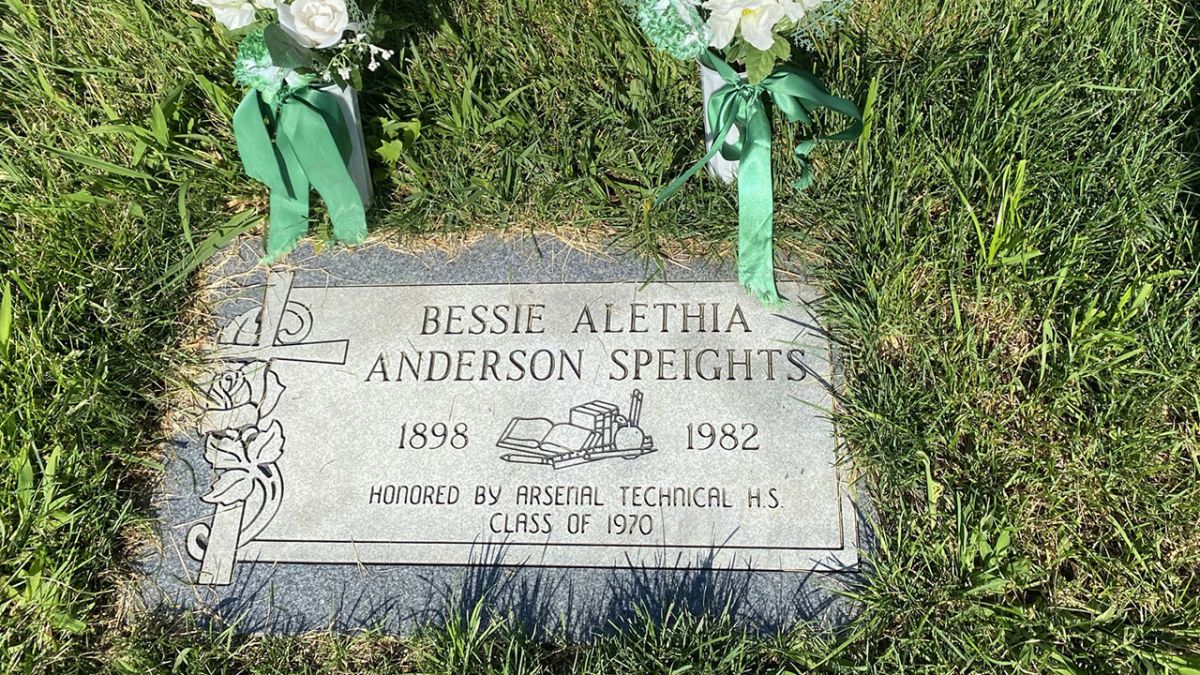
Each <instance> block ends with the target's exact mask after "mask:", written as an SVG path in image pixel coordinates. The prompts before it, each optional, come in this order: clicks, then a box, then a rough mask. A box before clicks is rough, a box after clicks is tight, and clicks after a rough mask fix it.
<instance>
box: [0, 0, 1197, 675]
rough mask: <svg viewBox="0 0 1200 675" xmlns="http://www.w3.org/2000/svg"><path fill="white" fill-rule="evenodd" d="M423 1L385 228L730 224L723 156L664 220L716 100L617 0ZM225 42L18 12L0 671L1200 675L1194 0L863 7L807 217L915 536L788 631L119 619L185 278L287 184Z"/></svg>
mask: <svg viewBox="0 0 1200 675" xmlns="http://www.w3.org/2000/svg"><path fill="white" fill-rule="evenodd" d="M393 9H394V11H395V12H397V13H401V12H403V13H404V15H405V16H411V17H412V19H413V25H412V26H410V27H409V28H407V29H406V30H405V31H404V32H403V33H401V34H398V35H396V36H395V37H394V46H395V47H397V51H398V57H399V59H400V62H401V63H402V64H403V67H402V68H401V69H399V70H395V69H389V70H388V72H386V73H383V74H381V75H380V76H379V77H376V78H375V79H372V80H370V82H369V84H368V88H367V91H366V96H365V98H364V101H365V105H366V108H367V114H368V116H369V119H370V123H369V124H368V134H369V135H372V136H375V137H377V139H378V137H380V136H381V135H382V133H383V124H382V123H381V122H380V121H379V120H381V119H382V120H388V121H391V122H408V121H412V120H419V121H420V122H421V134H420V137H419V138H418V139H417V140H416V142H415V143H414V144H412V147H410V148H408V149H407V150H406V152H405V153H404V154H403V156H402V157H401V158H400V159H399V161H398V162H397V164H396V166H394V167H386V168H383V169H382V171H381V175H380V176H379V177H378V182H377V187H378V188H379V190H380V192H381V199H380V202H381V207H380V208H378V209H377V210H376V211H375V212H374V216H373V218H374V225H375V227H377V228H380V229H384V230H392V231H395V232H397V233H402V234H406V233H413V232H430V233H440V232H446V231H453V230H467V229H491V228H505V229H507V230H510V231H523V230H542V229H560V230H564V229H565V230H567V231H570V230H578V231H580V232H594V231H610V232H612V233H614V234H615V235H616V236H618V237H619V238H620V240H621V242H622V243H623V244H624V245H627V246H630V247H636V248H639V249H642V250H648V251H654V250H658V249H659V248H665V247H666V246H667V245H668V244H669V242H671V241H672V240H675V239H680V238H689V239H694V240H695V241H696V242H698V243H699V244H700V245H705V244H718V243H720V242H722V241H725V240H728V238H729V237H731V236H732V223H733V221H734V218H735V211H734V195H733V194H732V193H731V192H730V191H729V190H727V189H724V188H722V187H718V186H716V185H715V184H714V183H712V182H711V181H707V180H697V181H694V182H693V183H691V184H690V185H689V187H688V188H686V189H685V190H684V191H683V193H681V194H680V195H679V196H678V197H677V198H676V199H675V200H673V201H672V202H671V203H670V204H668V205H667V206H666V207H664V208H663V209H662V210H660V211H658V212H650V211H649V210H648V209H647V201H648V200H649V199H650V198H651V196H652V195H653V193H654V190H655V188H656V187H658V186H659V185H661V184H662V183H664V182H666V180H668V179H669V178H670V177H673V176H674V175H675V174H677V173H678V172H679V171H681V170H682V169H683V168H685V167H686V166H687V165H688V164H689V163H690V162H691V161H693V160H694V159H695V158H697V157H698V156H699V131H698V128H697V122H698V119H697V117H696V112H695V108H696V103H697V98H698V94H697V91H696V85H695V82H694V73H693V68H692V67H691V66H689V65H686V64H682V65H681V64H677V63H673V62H670V61H669V60H667V59H664V58H660V57H658V56H657V55H654V54H651V53H650V52H648V51H647V50H646V49H645V48H644V46H643V45H642V44H641V43H640V41H639V39H638V37H637V35H636V33H635V32H634V31H633V29H632V28H631V27H630V25H629V24H628V23H627V22H625V21H624V20H623V19H622V18H621V15H620V12H619V10H618V8H617V3H616V0H570V1H568V0H507V1H501V0H439V1H434V2H429V3H419V2H415V1H412V0H405V1H403V2H395V3H393ZM230 50H231V45H230V44H229V43H228V42H227V41H224V40H223V39H222V38H221V37H220V35H219V34H217V33H216V32H214V30H213V29H212V27H211V22H210V21H209V20H208V18H207V17H206V16H205V15H204V14H203V13H202V12H201V11H200V10H199V9H198V8H196V9H193V8H191V7H190V6H189V5H188V3H186V2H185V1H184V0H172V1H166V0H163V1H158V2H155V1H151V0H90V1H89V2H88V3H78V2H69V1H68V0H39V1H37V2H33V1H31V0H6V2H5V3H3V4H0V364H2V365H0V439H2V442H0V504H2V507H0V648H2V649H3V650H4V651H3V653H2V654H0V669H3V670H9V671H14V672H22V671H27V672H71V671H78V672H95V671H99V670H109V671H115V672H127V673H142V672H147V671H160V672H197V673H201V672H222V671H227V670H228V671H237V672H280V673H289V672H308V671H323V672H346V671H350V670H367V671H372V672H411V671H425V672H459V673H475V672H484V671H497V672H514V673H515V672H617V673H642V672H645V673H661V672H712V673H740V672H777V671H786V670H793V671H803V670H809V669H821V670H846V671H856V670H874V671H878V672H887V673H891V672H899V671H908V670H917V671H934V672H945V671H959V672H1063V673H1083V672H1121V673H1124V672H1139V673H1164V672H1172V671H1174V672H1181V673H1187V672H1191V673H1195V672H1197V670H1198V669H1200V525H1198V523H1200V365H1198V364H1200V299H1198V298H1200V295H1198V290H1200V279H1197V274H1198V268H1200V255H1197V250H1196V246H1197V235H1196V231H1197V225H1198V224H1200V194H1198V193H1200V155H1198V148H1200V112H1198V111H1200V105H1198V103H1200V101H1198V99H1197V92H1198V91H1200V79H1198V76H1197V71H1198V70H1200V17H1198V15H1197V10H1196V8H1195V7H1194V6H1192V5H1191V4H1190V3H1188V2H1186V1H1185V0H1072V1H1064V2H1035V1H1032V0H1029V1H1023V2H1018V1H1015V0H1012V1H1000V0H947V1H945V2H943V1H941V0H905V1H904V2H891V3H887V2H878V1H873V0H872V1H868V0H860V2H858V3H857V5H856V8H855V11H854V14H853V16H852V19H851V20H850V22H849V23H848V25H847V26H846V27H845V30H843V32H842V33H841V34H840V35H839V36H838V38H837V40H836V41H835V42H834V43H832V44H830V45H827V46H824V47H823V48H822V49H821V51H820V52H819V53H817V54H815V55H814V56H813V62H814V67H815V69H816V71H817V72H818V74H819V75H821V76H822V77H824V78H825V79H826V81H827V82H829V84H830V85H831V86H832V87H833V89H834V90H835V91H837V92H839V93H841V94H843V95H847V96H850V97H852V98H854V99H855V100H857V101H859V102H860V103H861V104H864V106H865V112H866V114H867V117H868V120H869V122H868V127H869V129H868V132H867V133H866V134H865V135H864V137H863V139H862V141H861V142H859V143H857V144H853V145H848V146H845V147H835V146H823V147H821V148H820V149H819V150H818V151H817V153H816V159H817V163H818V166H817V170H818V178H817V183H816V185H815V186H814V187H813V188H812V189H811V190H810V191H808V192H806V193H803V194H796V193H794V192H793V191H791V190H790V188H787V187H786V181H787V180H788V179H789V178H792V177H794V168H793V167H791V166H790V165H789V164H788V160H787V152H788V150H787V147H786V141H787V140H788V139H790V138H791V137H792V131H791V130H785V129H783V128H782V126H781V125H778V124H777V126H776V134H777V137H778V141H779V142H777V144H776V153H777V155H776V158H777V163H776V165H777V167H780V169H779V210H780V218H779V219H780V221H781V223H782V227H781V230H782V233H781V238H782V240H783V241H784V242H785V243H786V244H787V245H790V246H794V247H803V248H804V249H805V250H807V251H809V252H810V254H811V256H812V258H813V260H814V269H813V273H814V274H815V275H816V277H817V279H818V281H819V283H820V284H821V285H822V286H823V287H824V288H825V289H826V290H827V291H828V292H829V298H828V301H827V302H826V306H825V311H826V316H827V319H828V321H829V323H830V325H831V328H832V329H833V331H834V334H835V336H836V337H837V339H838V340H839V342H840V343H841V344H842V345H843V351H844V353H845V354H846V356H847V366H848V373H847V376H848V382H847V400H846V405H845V407H844V409H843V410H842V412H841V415H840V417H841V419H840V424H841V429H842V431H843V434H844V436H845V437H846V438H847V439H848V442H849V450H850V452H851V454H852V455H853V457H854V458H855V459H856V461H857V462H858V466H859V468H860V469H861V470H862V471H863V472H864V473H865V474H866V476H867V479H868V481H869V482H870V484H871V486H872V491H873V493H874V499H875V502H876V503H877V504H878V505H879V509H878V513H879V518H880V522H879V536H880V540H881V548H880V550H879V552H878V555H877V559H876V561H875V572H874V574H873V575H872V577H871V580H870V583H869V584H868V585H866V586H865V587H864V588H862V589H861V590H860V591H859V594H860V599H861V601H862V603H863V606H864V611H863V614H862V616H861V617H860V618H859V619H858V620H857V621H855V622H854V623H853V624H851V625H850V626H848V627H847V628H846V629H845V630H844V631H841V632H838V633H823V632H820V631H818V630H816V629H815V628H813V627H809V626H803V625H802V626H797V627H796V628H795V629H794V630H792V631H789V632H787V633H785V634H783V635H779V636H766V637H764V636H752V635H746V634H744V633H743V632H742V631H741V630H739V629H738V628H737V627H736V626H734V625H732V624H731V623H730V622H729V621H728V620H727V619H723V618H721V617H689V616H671V617H669V618H668V619H667V620H666V621H663V622H662V623H661V625H657V626H656V623H655V621H653V620H651V619H653V618H654V617H646V619H645V620H644V621H640V622H634V623H633V624H631V625H630V626H626V627H624V628H623V629H622V630H620V631H614V632H613V633H612V634H611V635H609V636H607V637H604V638H602V639H600V640H598V641H596V642H595V643H594V644H590V645H566V644H557V643H553V642H552V643H539V642H536V641H534V640H531V639H530V638H528V637H527V636H524V635H522V634H521V633H520V631H519V630H517V629H515V628H514V627H512V626H510V625H508V624H506V623H504V622H503V621H493V622H487V621H484V620H482V618H481V619H480V620H479V621H477V622H471V621H463V622H455V623H453V624H451V625H447V626H440V627H439V626H432V627H430V628H429V629H428V630H427V631H425V632H424V633H422V634H421V635H418V636H416V637H414V638H411V639H403V640H396V639H390V638H384V637H380V636H373V635H365V636H357V637H346V636H337V635H323V636H309V637H304V638H282V637H274V638H255V637H245V636H237V635H234V634H232V633H229V632H224V631H220V630H218V629H210V628H204V627H201V626H200V625H199V624H197V623H195V622H194V621H192V620H189V619H182V620H156V619H153V618H143V619H140V620H139V621H138V622H136V623H134V624H125V623H122V622H121V620H120V619H121V618H122V616H121V615H120V612H119V597H120V596H119V592H118V588H119V587H120V584H121V582H122V580H124V579H125V578H126V577H127V575H128V573H129V566H130V564H129V562H128V556H129V552H130V546H131V544H130V542H132V541H135V540H136V539H137V538H138V537H139V536H142V533H144V532H145V530H146V525H145V521H146V518H147V517H148V515H149V513H150V511H149V509H148V506H147V503H146V502H147V500H146V493H147V489H148V488H147V485H148V480H150V479H152V476H153V472H154V470H155V467H154V465H153V462H154V461H155V459H156V458H157V456H158V455H157V450H156V449H155V442H156V441H157V440H159V438H160V436H161V432H160V431H159V422H158V420H159V417H160V415H161V413H160V407H159V406H160V405H161V399H162V395H163V392H164V391H166V390H167V389H168V388H169V387H171V386H172V384H173V382H172V378H173V377H174V375H173V373H174V372H175V369H174V368H173V367H172V365H171V362H172V360H173V359H176V358H186V356H184V355H182V354H180V353H179V352H180V347H179V341H180V338H181V335H182V334H183V327H184V326H185V324H186V322H187V321H188V320H189V317H188V316H187V314H186V312H185V311H184V310H182V309H181V308H183V307H186V306H187V302H188V298H189V287H188V284H187V283H186V281H187V278H188V275H189V273H190V272H191V271H192V269H193V268H194V266H195V264H196V262H197V261H198V260H199V259H202V258H203V256H204V255H205V254H206V252H207V251H209V250H211V248H212V247H213V246H214V245H216V244H219V243H220V242H221V241H224V240H225V239H227V238H228V237H230V236H233V235H235V234H236V233H238V232H240V231H241V230H244V229H246V228H248V227H250V226H253V225H254V224H255V223H256V221H257V215H258V213H259V212H260V210H261V209H262V206H263V204H264V200H263V193H262V190H261V189H260V187H258V186H256V185H254V184H252V183H251V182H249V181H247V180H245V179H243V178H242V177H241V176H240V174H239V169H238V166H237V164H236V161H235V159H236V157H235V155H234V153H233V150H232V144H231V137H230V134H229V129H228V119H229V113H230V110H231V108H232V106H233V105H235V104H236V100H237V96H238V93H237V92H236V91H235V90H234V89H233V87H232V83H231V82H230V77H229V74H228V70H229V68H228V63H229V59H230ZM377 165H380V166H382V163H378V162H377ZM4 298H8V300H4ZM9 307H11V310H9V309H7V308H9ZM689 668H690V670H689ZM1189 669H1190V670H1189Z"/></svg>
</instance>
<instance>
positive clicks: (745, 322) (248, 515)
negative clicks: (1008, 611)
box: [145, 240, 860, 632]
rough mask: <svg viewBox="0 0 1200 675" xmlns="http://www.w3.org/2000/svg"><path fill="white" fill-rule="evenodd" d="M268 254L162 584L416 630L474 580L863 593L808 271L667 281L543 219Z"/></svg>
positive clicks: (269, 609) (169, 534)
mask: <svg viewBox="0 0 1200 675" xmlns="http://www.w3.org/2000/svg"><path fill="white" fill-rule="evenodd" d="M246 257H248V256H243V257H242V258H238V257H236V256H235V257H232V258H231V259H230V261H229V262H228V263H227V264H226V267H225V269H220V270H216V271H214V274H216V275H217V276H219V277H220V276H223V278H225V279H227V280H229V283H228V284H226V285H225V287H224V290H223V291H220V292H219V293H218V295H219V296H220V299H219V302H218V304H217V307H218V314H219V317H218V324H219V327H218V328H217V336H216V339H215V340H214V344H213V348H212V350H211V354H210V357H211V361H212V366H211V368H209V369H208V372H206V373H205V375H204V376H203V377H202V378H201V381H200V382H198V383H197V385H198V386H197V389H198V391H199V392H200V394H201V396H200V398H201V401H200V403H199V404H198V409H197V411H196V414H195V415H194V416H193V419H194V422H195V425H194V429H192V430H191V433H186V434H181V435H180V437H179V440H178V442H177V443H176V444H175V445H174V446H173V447H172V448H171V452H170V453H169V456H168V466H169V467H170V470H169V475H168V481H167V486H166V489H165V491H164V499H163V500H162V502H161V503H162V513H163V523H164V528H163V544H164V546H163V551H162V555H161V557H160V558H159V559H158V560H156V561H154V562H153V563H152V566H153V567H154V571H153V573H152V575H151V579H152V581H153V583H151V584H149V588H151V589H152V590H151V591H150V592H147V593H146V594H145V595H146V597H147V598H148V599H150V600H151V601H153V602H160V601H163V600H166V601H168V602H171V603H173V604H184V605H192V606H194V605H196V604H205V605H206V606H210V607H220V608H221V609H220V611H221V613H222V614H224V615H226V617H227V618H231V619H232V618H237V619H240V620H242V621H243V625H245V627H246V628H247V629H250V630H255V629H260V630H304V629H308V628H313V627H319V626H326V625H329V624H330V621H331V620H332V621H333V624H334V625H335V626H338V627H342V628H357V627H374V626H382V627H384V628H387V629H394V630H404V629H407V628H409V627H411V626H412V625H415V624H417V623H420V622H422V621H426V620H436V619H437V617H440V616H442V615H444V613H445V611H447V610H446V608H447V607H449V606H452V605H454V603H455V602H457V603H459V604H461V603H463V602H470V601H471V600H472V599H473V598H474V599H477V598H478V597H489V598H490V599H491V601H492V602H493V604H494V605H495V606H496V608H497V609H501V610H506V611H509V612H514V613H517V614H524V615H525V616H523V617H521V618H522V619H523V620H526V621H529V622H531V623H533V624H536V625H539V626H542V627H546V626H547V625H548V624H551V623H554V624H557V623H563V622H569V623H571V624H573V625H569V626H566V627H567V628H568V629H569V630H571V631H572V632H580V631H587V630H591V629H592V628H595V627H599V626H602V625H603V624H605V623H606V622H607V621H609V620H611V619H612V618H613V615H614V614H619V613H620V612H622V611H624V610H625V609H626V608H627V607H629V606H631V605H633V604H638V603H642V604H650V605H653V604H656V603H659V604H668V603H678V602H680V601H684V602H686V603H687V604H688V605H689V606H692V607H693V608H697V609H702V608H703V607H704V606H707V605H716V604H720V605H729V604H730V603H731V601H737V602H741V603H745V604H746V608H744V611H743V613H744V614H745V613H747V612H748V613H749V614H753V615H754V616H749V617H748V618H749V619H750V620H752V621H755V622H757V623H760V624H764V625H774V624H778V623H780V622H786V621H788V620H791V619H792V618H802V617H804V616H812V615H819V614H821V608H822V607H826V606H827V605H831V604H832V605H835V606H838V607H840V605H838V603H837V602H836V601H835V600H834V598H833V596H832V595H831V593H830V588H831V586H832V585H835V584H834V583H832V582H831V581H830V580H838V579H839V578H841V576H842V575H845V574H847V573H851V572H853V571H854V570H855V569H856V568H857V565H858V558H859V546H860V542H859V529H860V523H859V515H858V513H859V511H858V509H857V507H856V503H855V500H854V499H852V493H851V491H850V490H849V489H848V485H847V484H846V482H845V477H844V475H843V473H844V467H840V466H839V465H838V462H837V456H836V453H835V451H836V436H835V432H834V428H833V425H832V423H831V422H830V419H829V417H830V410H831V408H832V405H833V400H832V393H831V390H832V382H833V380H834V360H833V353H832V350H831V346H830V343H829V340H828V338H827V337H826V336H825V334H824V333H823V332H822V330H821V329H820V327H819V322H818V321H817V319H816V317H815V316H814V313H813V312H812V310H811V307H812V305H813V301H814V300H815V294H814V292H813V291H812V290H811V289H810V288H808V287H805V286H803V285H800V284H797V283H792V282H785V283H782V284H781V291H782V292H783V293H784V294H785V295H786V296H787V297H789V298H790V300H791V301H790V302H789V304H788V305H787V306H785V307H782V308H767V307H764V306H763V305H762V304H760V303H759V302H757V301H755V300H753V299H752V298H749V297H747V296H746V295H745V294H744V292H743V291H742V290H741V289H740V288H739V287H738V286H737V284H736V283H735V282H732V281H729V280H728V279H729V278H730V276H731V275H730V274H729V272H728V270H726V269H724V268H721V267H717V266H712V265H701V266H699V267H697V268H695V269H690V270H684V269H679V270H670V271H669V272H668V274H667V275H666V277H667V278H666V280H665V281H663V280H657V281H652V282H649V283H647V282H646V278H647V276H648V274H647V271H646V270H647V269H651V270H653V268H647V267H646V266H645V261H641V260H637V259H633V258H618V259H615V260H613V259H607V258H602V257H595V256H588V255H585V254H582V253H578V252H575V251H571V250H570V249H568V248H566V247H563V246H561V245H558V244H554V243H552V242H542V243H541V245H540V246H538V245H535V244H534V243H533V242H531V241H528V240H523V241H518V242H508V243H504V242H498V241H488V242H485V243H484V244H481V245H477V246H475V247H473V248H471V249H469V250H468V251H467V252H465V253H464V254H462V255H460V256H458V257H456V258H454V259H447V258H445V257H444V256H440V255H438V254H426V255H425V256H411V255H406V254H403V253H397V252H393V251H389V250H388V249H386V248H383V247H372V248H368V249H366V250H365V251H360V252H357V253H355V254H353V255H347V254H345V253H340V254H339V253H333V254H324V255H314V254H309V255H307V256H306V255H304V254H300V255H297V256H295V258H294V259H293V260H292V261H291V264H289V265H288V266H287V267H286V268H282V267H281V268H279V269H276V270H272V271H270V272H257V273H255V272H252V271H251V272H249V273H248V274H247V272H248V270H247V269H246V268H247V267H248V266H247V265H246V262H245V260H244V258H246ZM764 594H765V595H764ZM685 596H686V597H685ZM697 596H704V597H697ZM756 603H758V604H756ZM763 603H765V604H763ZM735 604H736V603H735ZM733 609H734V610H735V611H736V610H737V609H738V608H737V607H733ZM835 609H836V607H835ZM826 611H831V610H829V609H828V608H827V607H826ZM838 611H841V610H838ZM568 615H574V618H571V619H568V618H567V617H568Z"/></svg>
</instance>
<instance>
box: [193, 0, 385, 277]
mask: <svg viewBox="0 0 1200 675" xmlns="http://www.w3.org/2000/svg"><path fill="white" fill-rule="evenodd" d="M192 2H193V3H194V4H196V5H201V6H204V7H207V8H209V9H211V10H212V12H213V15H214V16H215V17H216V19H217V21H218V22H220V23H221V24H222V25H223V26H225V27H226V28H227V29H229V30H231V31H235V32H236V33H237V34H238V35H239V36H240V38H241V39H240V42H239V45H238V54H237V60H236V63H235V64H234V75H235V78H236V80H237V82H238V83H239V84H241V85H243V86H245V87H246V88H247V94H246V97H245V98H244V99H243V101H242V103H241V105H240V106H239V107H238V111H237V113H236V114H235V115H234V119H233V130H234V136H235V137H236V139H237V143H238V151H239V153H240V154H241V157H242V164H243V166H244V167H245V169H246V173H247V174H249V175H250V176H251V177H252V178H255V179H257V180H259V181H261V182H263V183H265V184H266V185H267V186H268V187H269V188H270V190H271V216H270V226H269V229H268V233H267V241H266V252H267V255H266V259H267V260H274V259H277V258H279V257H280V256H282V255H284V254H286V253H288V252H289V251H290V250H291V249H292V248H294V247H295V245H296V242H297V241H299V239H300V238H301V237H302V236H304V234H305V233H307V231H308V220H309V192H310V189H312V188H315V189H316V190H317V192H318V193H319V194H320V195H321V196H322V198H324V200H325V203H326V206H327V207H328V210H329V217H330V220H331V221H332V223H333V233H334V237H335V238H336V239H337V240H338V241H341V242H343V243H347V244H358V243H361V242H362V241H363V240H364V239H365V238H366V232H367V226H366V206H367V204H368V203H369V202H370V197H371V194H370V178H369V172H368V170H367V159H366V152H365V148H364V143H363V134H362V126H361V121H360V119H359V112H358V100H357V95H356V94H355V91H354V90H355V89H356V88H361V86H362V71H363V69H364V68H365V69H366V70H368V71H374V70H376V69H378V68H379V67H380V65H381V64H382V63H383V62H385V61H387V60H388V59H390V58H391V57H392V55H393V54H392V52H391V51H390V50H388V49H384V48H383V47H380V46H378V45H377V44H376V43H375V41H376V40H377V39H379V37H380V36H381V35H382V33H383V30H384V28H385V27H384V26H383V23H384V21H383V17H380V16H378V15H377V13H376V12H375V11H374V10H371V11H364V10H363V9H362V8H361V7H360V6H359V4H358V3H357V2H355V0H290V1H282V0H192Z"/></svg>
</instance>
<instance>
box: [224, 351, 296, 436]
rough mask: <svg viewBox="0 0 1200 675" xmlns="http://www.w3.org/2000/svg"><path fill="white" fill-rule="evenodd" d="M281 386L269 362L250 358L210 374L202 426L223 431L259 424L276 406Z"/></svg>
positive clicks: (229, 431)
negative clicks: (210, 380)
mask: <svg viewBox="0 0 1200 675" xmlns="http://www.w3.org/2000/svg"><path fill="white" fill-rule="evenodd" d="M283 390H284V386H283V384H282V383H281V382H280V381H279V376H278V375H276V374H275V373H274V372H272V371H271V369H270V367H269V364H267V363H264V362H262V361H252V362H250V363H247V364H244V365H242V366H241V367H239V368H236V369H233V370H227V371H225V372H223V373H221V374H220V375H217V376H216V377H215V378H213V380H212V382H211V383H210V384H209V386H208V390H207V392H206V396H207V398H208V407H207V410H206V411H205V427H206V428H208V429H213V430H216V431H219V432H223V433H231V432H233V431H236V430H238V429H242V428H245V427H250V426H254V425H256V424H258V423H259V422H261V421H262V420H264V419H266V418H267V416H269V415H270V414H271V412H272V411H274V410H275V406H276V405H277V404H278V403H279V397H280V396H281V395H282V394H283Z"/></svg>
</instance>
